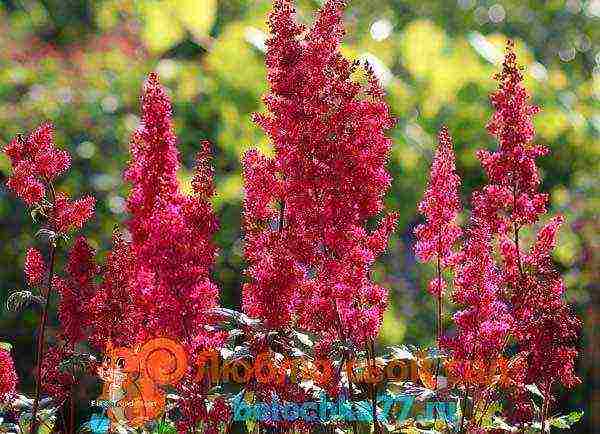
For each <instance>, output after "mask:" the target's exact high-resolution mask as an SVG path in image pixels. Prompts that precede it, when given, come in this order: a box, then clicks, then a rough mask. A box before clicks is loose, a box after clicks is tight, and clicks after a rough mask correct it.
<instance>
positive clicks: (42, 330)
mask: <svg viewBox="0 0 600 434" xmlns="http://www.w3.org/2000/svg"><path fill="white" fill-rule="evenodd" d="M4 152H5V154H6V155H7V156H8V158H9V160H10V163H11V166H12V173H11V175H10V177H9V179H8V182H7V186H8V188H9V189H10V190H12V191H13V192H14V193H15V194H16V196H17V197H19V198H20V199H22V200H23V201H24V202H25V203H26V204H27V205H28V206H29V207H30V208H31V213H32V216H33V217H34V220H35V221H38V220H41V223H42V229H40V231H39V232H38V235H40V236H41V237H42V238H43V239H44V240H46V241H47V243H48V255H49V259H48V261H46V260H45V259H44V258H43V256H42V254H41V253H40V252H39V251H37V250H29V252H28V254H27V256H26V263H25V272H26V275H27V280H28V282H29V283H30V284H32V285H34V286H41V289H40V295H39V296H34V295H33V294H32V293H31V292H19V293H16V294H13V296H12V297H13V299H17V300H18V303H17V304H22V302H24V301H25V300H24V298H27V297H28V298H29V299H30V300H35V301H38V302H41V304H42V305H43V307H42V313H41V319H40V323H39V327H38V333H37V362H36V373H35V379H36V391H35V399H34V402H33V408H32V423H31V432H32V433H33V432H35V429H36V427H37V426H38V423H39V421H38V419H37V411H38V407H39V400H40V395H41V392H42V390H43V384H42V383H43V378H42V377H43V376H42V368H43V365H44V355H45V351H46V339H45V338H46V326H47V322H48V313H49V306H50V299H51V296H52V293H53V289H56V283H57V282H56V277H55V264H56V254H57V248H58V245H59V241H60V240H61V239H64V238H65V237H66V236H67V235H68V234H69V233H70V232H71V231H73V230H76V229H80V228H81V227H82V226H83V224H84V223H85V222H86V221H87V220H88V219H90V217H91V216H92V215H93V211H94V204H95V200H94V198H93V197H91V196H87V197H84V198H83V199H79V200H76V201H72V200H70V199H69V196H68V195H67V194H66V193H64V192H60V191H57V190H56V189H55V187H54V181H55V180H56V179H57V178H58V177H59V176H60V175H62V174H63V173H65V172H66V171H67V169H68V168H69V166H70V164H71V158H70V156H69V154H68V152H66V151H64V150H60V149H57V148H56V146H55V144H54V137H53V127H52V125H51V124H49V123H45V124H43V125H41V126H39V127H38V128H36V129H35V130H34V131H33V132H32V133H31V134H30V135H29V136H28V137H27V138H25V137H23V136H21V135H19V136H17V137H16V138H15V139H13V140H12V141H11V142H10V143H9V144H8V145H7V146H6V147H5V148H4ZM19 301H20V303H19Z"/></svg>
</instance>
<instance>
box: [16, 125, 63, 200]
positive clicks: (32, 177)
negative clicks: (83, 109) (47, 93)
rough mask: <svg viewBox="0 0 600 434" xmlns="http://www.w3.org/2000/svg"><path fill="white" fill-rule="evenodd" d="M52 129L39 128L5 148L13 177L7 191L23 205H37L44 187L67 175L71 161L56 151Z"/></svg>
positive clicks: (61, 152) (60, 151) (44, 191)
mask: <svg viewBox="0 0 600 434" xmlns="http://www.w3.org/2000/svg"><path fill="white" fill-rule="evenodd" d="M53 136H54V134H53V126H52V125H51V124H49V123H45V124H42V125H40V126H39V127H38V128H37V129H35V130H34V131H33V132H32V133H31V134H30V135H29V137H27V139H25V138H23V137H22V136H17V137H16V138H15V139H13V140H12V141H11V142H10V143H9V144H8V145H7V146H6V147H5V148H4V153H5V154H6V155H7V156H8V158H9V159H10V162H11V164H12V166H13V173H12V175H11V176H10V178H9V179H8V184H7V185H8V188H10V189H11V190H12V191H14V193H15V194H16V195H17V196H18V197H19V198H20V199H22V200H23V201H24V202H25V203H26V204H27V205H33V204H35V203H39V202H40V201H41V200H42V198H43V197H44V195H45V193H46V185H45V183H48V182H50V181H53V180H54V179H56V178H57V177H58V176H60V175H61V174H63V173H64V172H66V171H67V169H68V168H69V166H70V165H71V157H70V155H69V153H68V152H67V151H63V150H59V149H56V147H55V145H54V137H53Z"/></svg>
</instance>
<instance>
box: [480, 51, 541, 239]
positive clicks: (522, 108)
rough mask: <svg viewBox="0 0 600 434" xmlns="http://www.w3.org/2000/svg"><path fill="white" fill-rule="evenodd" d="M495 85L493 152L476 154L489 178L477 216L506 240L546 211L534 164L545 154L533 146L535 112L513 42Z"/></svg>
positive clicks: (536, 109)
mask: <svg viewBox="0 0 600 434" xmlns="http://www.w3.org/2000/svg"><path fill="white" fill-rule="evenodd" d="M496 79H497V80H498V82H499V88H498V90H497V91H496V92H495V93H493V94H492V95H491V97H490V100H491V103H492V106H493V107H494V109H495V111H494V114H493V115H492V118H491V119H490V121H489V122H488V125H487V129H488V131H489V133H490V134H491V135H493V136H495V137H496V139H497V140H498V149H497V150H496V151H494V152H489V151H486V150H481V151H479V152H478V154H477V156H478V157H479V159H480V161H481V164H482V166H483V168H484V169H485V171H486V174H487V176H488V178H489V183H488V184H487V185H486V186H485V187H484V192H485V195H486V200H485V202H484V203H483V204H482V207H481V210H480V212H481V213H482V217H485V218H486V219H487V220H488V222H489V224H490V228H491V229H492V230H493V231H494V232H495V233H500V234H507V233H509V232H511V231H513V230H514V228H515V227H516V228H519V227H521V226H523V225H526V224H533V223H535V222H537V220H538V218H539V216H540V215H541V214H543V213H544V212H545V211H546V202H547V200H548V195H547V194H544V193H539V192H538V191H537V190H538V189H539V186H540V176H539V173H538V170H537V165H536V159H537V158H538V157H540V156H543V155H545V154H547V153H548V148H546V147H544V146H538V145H533V144H532V140H533V138H534V135H535V131H534V128H533V116H534V115H535V114H536V113H538V112H539V107H537V106H534V105H531V104H530V103H529V99H530V96H529V94H528V93H527V90H526V89H525V88H524V87H523V84H522V81H523V75H522V73H521V71H520V69H519V67H518V65H517V61H516V55H515V53H514V51H513V43H512V42H509V43H508V46H507V52H506V57H505V59H504V63H503V65H502V71H501V72H500V74H497V75H496Z"/></svg>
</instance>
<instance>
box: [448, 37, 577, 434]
mask: <svg viewBox="0 0 600 434" xmlns="http://www.w3.org/2000/svg"><path fill="white" fill-rule="evenodd" d="M496 78H497V80H498V81H499V83H500V85H499V89H498V90H497V91H496V92H495V93H494V94H493V95H492V96H491V102H492V105H493V107H494V109H495V112H494V114H493V116H492V118H491V120H490V122H489V123H488V125H487V128H488V131H489V132H490V134H492V135H493V136H494V137H495V138H496V139H497V140H498V149H497V150H496V151H494V152H489V151H485V150H482V151H480V152H479V153H478V157H479V159H480V160H481V163H482V166H483V168H484V169H485V172H486V174H487V177H488V179H489V182H488V183H487V184H486V185H484V186H483V188H481V189H480V190H478V191H476V192H475V193H474V194H473V198H472V212H471V220H470V224H469V228H468V230H467V232H466V240H465V242H464V246H463V250H462V252H461V254H462V258H461V260H460V261H459V264H458V265H457V270H456V279H455V290H454V292H453V294H452V298H453V300H454V301H455V302H456V303H457V304H458V305H459V306H460V307H461V309H460V310H459V311H458V312H457V313H456V314H455V315H454V320H455V324H456V334H455V336H453V337H451V338H446V339H445V345H446V346H447V347H448V348H449V349H450V350H451V352H452V361H451V362H450V364H449V371H450V374H451V375H452V376H454V377H455V378H457V379H459V384H460V385H461V386H462V388H463V392H464V394H465V395H464V396H465V402H464V403H463V408H462V410H463V415H464V413H465V411H466V408H465V407H466V402H467V398H468V397H470V399H471V400H472V407H473V410H474V411H475V410H478V411H487V408H488V407H489V406H490V405H491V403H492V402H493V401H494V400H499V399H501V397H502V396H505V397H506V398H507V400H506V406H505V407H504V413H505V416H506V417H507V419H509V420H511V421H512V422H515V423H519V424H525V423H529V424H531V423H532V420H534V418H535V417H537V416H538V415H536V414H535V408H536V407H535V404H534V402H533V401H532V398H531V397H530V394H529V393H528V392H527V385H535V386H537V388H538V389H539V390H540V391H541V396H542V408H541V410H540V412H539V417H540V418H541V427H542V431H544V430H545V429H546V419H547V416H548V409H549V405H550V402H551V400H552V387H553V386H554V385H556V384H557V383H562V384H563V385H564V386H566V387H572V386H573V385H575V384H577V383H578V381H579V380H578V378H577V377H576V376H575V374H574V363H575V357H576V356H577V350H576V349H575V347H574V343H575V341H576V339H577V335H578V329H579V321H578V320H577V318H576V317H575V316H574V315H573V314H572V313H571V311H570V309H569V307H568V305H567V304H566V302H565V300H564V291H565V285H564V282H563V280H562V279H561V277H560V274H559V273H558V271H557V270H556V268H555V266H554V265H553V262H552V258H551V253H552V249H553V247H554V244H555V237H556V233H557V231H558V228H559V226H560V224H561V223H562V222H563V218H562V217H560V216H558V217H555V218H553V219H551V220H550V221H549V222H548V223H547V224H546V225H545V226H543V227H542V228H541V229H540V230H539V231H538V233H537V237H536V240H535V241H534V243H533V244H532V246H531V247H530V248H529V249H528V250H527V249H524V248H523V247H524V246H522V241H521V240H520V234H521V233H522V230H523V229H525V228H527V227H531V226H532V225H534V224H536V223H538V222H539V219H540V217H541V216H542V215H543V214H544V213H545V212H546V202H547V195H546V194H544V193H540V192H539V187H540V182H541V181H540V176H539V173H538V169H537V166H536V159H537V158H538V157H540V156H543V155H545V154H547V153H548V149H547V148H545V147H542V146H537V145H534V144H532V141H533V138H534V135H535V131H534V127H533V123H532V118H533V116H534V115H535V114H536V113H537V112H538V111H539V108H538V107H536V106H533V105H530V104H529V98H530V97H529V94H528V93H527V91H526V89H525V88H524V87H523V84H522V80H523V76H522V74H521V72H520V70H519V68H518V66H517V63H516V56H515V53H514V51H513V45H512V43H511V42H509V44H508V46H507V52H506V56H505V58H504V62H503V65H502V71H501V73H500V74H498V75H497V77H496ZM515 349H516V354H515ZM510 354H514V355H513V356H512V357H511V356H510ZM480 422H481V421H480V420H479V421H471V427H472V428H473V429H475V427H476V426H477V425H478V423H480Z"/></svg>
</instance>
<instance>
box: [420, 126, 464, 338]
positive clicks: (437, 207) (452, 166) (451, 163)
mask: <svg viewBox="0 0 600 434" xmlns="http://www.w3.org/2000/svg"><path fill="white" fill-rule="evenodd" d="M438 142H439V144H438V149H437V151H436V153H435V156H434V158H433V163H432V165H431V172H430V174H429V183H428V185H427V190H426V191H425V195H424V197H423V200H422V201H421V203H419V207H418V210H419V212H420V213H421V214H422V215H423V216H425V219H426V221H425V223H422V224H420V225H418V226H417V227H416V228H415V230H414V233H415V237H416V240H417V241H416V243H415V254H416V256H417V258H418V259H419V260H420V261H422V262H434V263H435V264H436V271H437V275H436V276H435V277H433V278H432V279H431V280H430V281H429V285H428V286H427V291H428V292H429V293H430V294H431V295H432V296H434V297H435V298H436V299H437V312H438V314H437V317H438V318H437V339H438V341H440V340H441V339H442V338H443V316H442V303H443V295H444V292H445V289H446V281H445V280H444V278H443V276H442V270H443V269H444V268H446V267H453V266H454V265H455V263H456V262H457V259H458V258H459V257H460V255H459V254H458V253H456V252H454V250H453V247H454V244H455V243H456V241H457V240H458V239H459V238H460V236H461V234H462V230H461V228H460V226H458V224H457V222H456V220H457V217H458V213H459V212H460V209H461V206H460V196H459V192H458V190H459V188H460V178H459V177H458V175H457V174H456V163H455V157H454V150H453V145H452V138H451V137H450V133H449V132H448V129H447V128H446V127H445V126H444V127H442V128H441V129H440V132H439V135H438ZM438 343H439V342H438Z"/></svg>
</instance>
